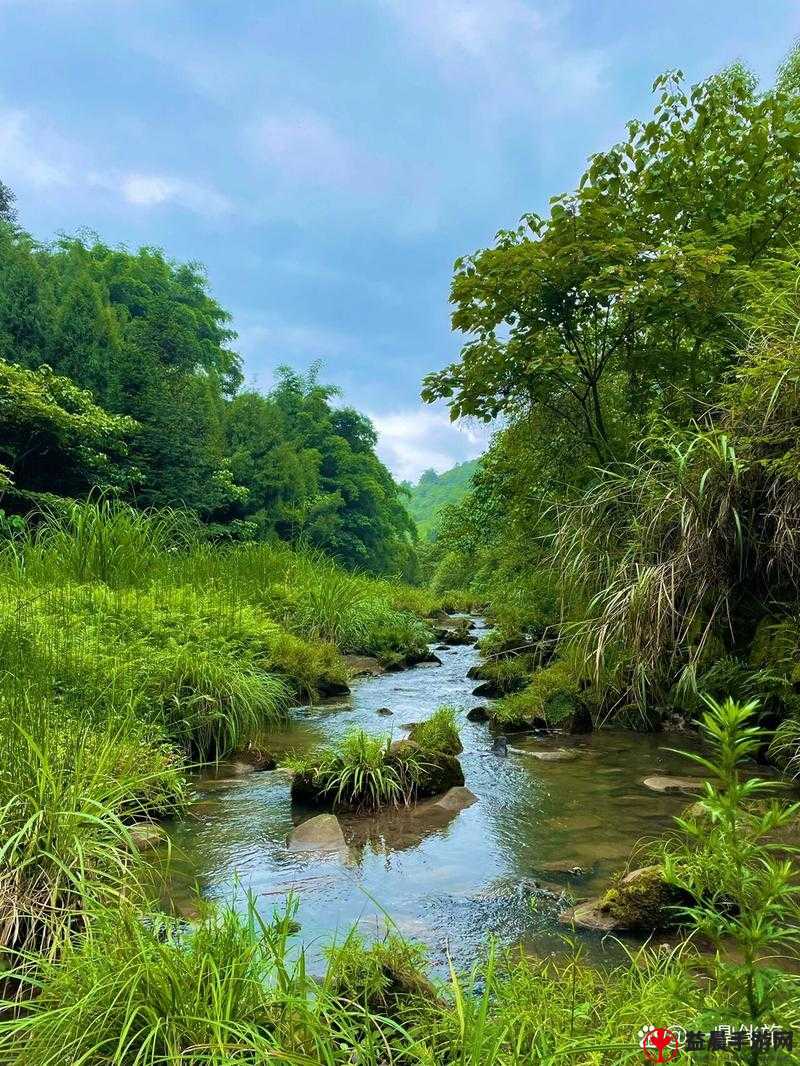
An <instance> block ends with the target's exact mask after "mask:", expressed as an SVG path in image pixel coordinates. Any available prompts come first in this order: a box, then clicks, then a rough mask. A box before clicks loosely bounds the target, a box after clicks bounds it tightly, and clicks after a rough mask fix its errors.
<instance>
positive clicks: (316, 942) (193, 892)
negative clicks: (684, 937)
mask: <svg viewBox="0 0 800 1066" xmlns="http://www.w3.org/2000/svg"><path fill="white" fill-rule="evenodd" d="M477 624H478V625H479V626H480V625H481V624H482V623H480V621H478V622H477ZM437 654H438V655H439V656H440V657H441V659H442V665H441V666H437V665H423V666H418V667H415V668H413V669H411V670H407V671H404V672H401V673H387V674H383V675H382V676H380V677H375V678H369V679H365V680H361V681H357V682H355V683H354V685H353V692H352V695H351V696H350V697H347V698H346V699H341V700H337V701H329V702H328V703H324V704H321V705H317V706H313V707H309V708H304V709H298V710H296V711H294V712H293V714H292V722H291V724H290V725H289V726H287V727H286V728H285V730H283V731H281V732H279V733H278V732H276V733H275V735H274V737H273V742H274V747H275V749H276V750H278V751H281V750H289V749H300V748H306V747H308V746H311V745H316V744H319V743H322V742H326V741H328V740H330V739H332V738H335V737H338V736H340V735H341V734H343V733H344V732H346V731H347V730H349V729H351V728H353V727H355V726H359V727H362V728H364V729H366V730H369V731H370V732H373V733H383V734H385V733H389V732H391V733H392V735H393V737H394V738H395V739H397V738H400V737H403V736H405V735H406V734H405V730H404V729H403V726H404V725H408V724H409V723H411V722H416V721H420V720H422V719H424V718H426V717H428V716H429V715H430V714H431V713H432V712H433V711H434V710H436V708H437V707H440V706H442V705H443V704H449V705H453V706H456V707H459V708H460V709H461V710H460V713H459V719H460V725H461V739H462V743H463V745H464V752H463V754H462V755H461V757H460V758H461V762H462V765H463V767H464V774H465V778H466V785H467V787H468V788H470V789H471V790H472V792H474V793H475V795H476V796H477V797H478V802H477V803H475V804H474V805H473V806H471V807H469V808H468V809H466V810H462V811H460V812H459V813H457V814H455V815H454V816H453V818H452V820H451V821H449V822H448V823H447V824H445V825H443V824H442V821H441V818H439V819H435V820H434V822H433V823H431V822H429V821H428V820H427V819H426V818H424V817H420V815H419V813H417V814H416V815H415V814H414V813H413V812H408V811H396V812H395V811H393V812H391V813H389V814H383V815H380V816H375V817H370V816H360V817H342V818H341V822H342V825H343V829H344V833H345V837H346V840H347V843H348V855H347V856H346V857H344V858H343V857H341V856H340V857H333V856H330V857H327V856H322V857H321V856H319V855H314V854H304V853H298V852H290V851H289V850H288V849H287V847H286V838H287V835H288V834H289V833H290V832H291V831H292V828H293V827H294V825H296V824H297V823H298V822H299V821H302V820H304V818H307V817H308V816H309V814H310V813H311V812H308V811H302V810H298V809H297V808H296V807H295V808H293V807H292V804H291V803H290V798H289V783H288V778H287V777H286V775H285V774H283V773H282V772H281V771H272V772H256V773H247V774H241V776H237V775H236V773H235V772H233V771H234V770H235V769H236V768H231V767H229V766H225V765H221V766H220V767H218V768H216V769H215V771H214V772H213V773H210V774H204V775H202V776H201V777H199V778H198V780H197V781H196V788H197V793H198V799H197V802H196V803H195V804H194V805H193V806H192V808H191V810H190V812H189V814H188V816H187V817H185V818H183V819H182V820H181V821H180V822H176V823H174V824H173V825H171V826H170V827H169V830H170V836H171V839H172V857H171V859H170V861H169V869H168V875H167V889H166V895H167V897H168V899H169V901H170V902H171V903H172V906H173V907H174V909H175V910H176V911H177V912H178V913H184V914H186V915H187V916H188V917H191V916H192V913H193V910H194V905H193V903H192V900H193V899H196V898H197V896H198V894H199V895H200V896H202V897H204V898H206V899H213V900H230V899H232V898H237V899H238V902H237V905H239V906H244V895H245V892H246V891H249V892H250V893H252V894H253V895H254V897H255V899H256V901H257V905H258V907H259V909H260V910H262V911H263V912H264V914H265V916H269V914H270V913H271V912H272V910H273V909H274V908H276V907H280V906H281V905H282V903H283V900H284V899H285V897H286V895H287V894H288V893H289V892H293V893H295V894H296V895H297V896H298V897H299V911H298V915H297V918H298V921H299V922H300V923H301V927H302V934H301V939H302V941H303V943H304V944H305V945H306V948H307V949H308V952H309V955H310V957H311V959H312V964H313V960H314V959H315V958H317V957H318V954H319V949H320V946H321V945H322V944H323V943H326V942H329V941H330V940H331V938H332V937H333V936H334V935H336V934H338V935H340V936H341V935H342V934H343V933H345V932H346V931H347V930H348V929H349V928H350V927H351V926H352V925H353V924H354V923H358V924H359V925H360V926H361V927H362V928H363V930H364V932H365V934H366V935H368V936H369V935H371V934H374V933H376V932H377V933H380V932H381V930H383V929H384V928H385V926H386V921H387V919H386V917H385V916H386V915H389V916H390V917H391V920H392V922H393V923H394V924H395V925H396V926H397V927H398V928H399V929H400V931H401V932H403V933H404V934H406V935H408V936H410V937H412V938H414V939H417V940H421V941H423V942H425V943H426V944H427V945H428V946H429V948H430V951H431V957H432V961H433V962H434V964H441V963H442V962H444V960H445V959H446V956H447V953H448V951H449V953H450V954H451V955H452V956H453V958H454V959H455V960H456V962H457V964H459V965H466V964H468V963H469V962H471V961H472V960H473V959H474V958H475V957H476V955H477V954H478V953H479V952H480V950H481V948H482V947H483V946H485V943H486V941H487V938H488V937H489V936H491V935H494V936H496V937H498V938H500V939H502V940H503V941H504V942H506V943H520V944H522V945H524V946H525V948H526V950H529V951H530V952H531V953H534V954H537V955H543V954H548V953H551V952H558V951H561V950H563V941H562V939H561V937H562V934H563V933H564V932H565V931H566V930H565V929H564V927H563V926H560V925H559V924H558V921H557V915H558V913H559V911H560V910H563V909H564V907H565V906H567V905H568V903H569V901H570V898H574V899H583V898H586V897H588V896H592V895H596V894H597V893H598V892H599V891H600V890H602V888H603V887H604V886H605V884H606V883H607V881H608V878H609V875H610V874H611V873H612V872H614V871H615V870H617V869H619V868H620V867H621V866H623V865H624V864H625V863H626V862H627V860H628V858H629V857H630V855H631V852H632V850H633V849H634V847H635V846H636V845H637V843H638V842H642V841H646V840H648V839H652V838H653V837H655V836H657V835H658V834H659V833H660V832H661V831H663V830H664V829H666V828H668V827H669V826H670V824H671V819H672V816H673V815H674V814H676V813H677V812H678V811H680V810H681V809H682V808H683V807H685V806H686V804H687V803H688V802H689V800H688V799H687V797H686V796H685V795H678V796H673V795H664V794H660V793H656V792H652V791H650V790H649V789H648V788H646V787H645V786H644V785H643V784H642V780H643V778H644V777H646V776H648V775H650V774H657V773H662V774H679V775H680V774H682V775H684V776H685V775H686V773H687V770H688V771H689V773H690V774H691V772H692V771H691V764H689V763H688V762H687V760H685V759H682V758H681V757H679V756H677V755H674V754H672V753H670V752H669V751H668V750H666V748H667V746H670V745H674V744H676V743H678V744H679V745H681V746H683V747H686V746H687V744H691V741H690V739H689V738H684V737H678V738H676V737H674V736H671V737H664V736H663V735H662V736H656V735H648V734H638V733H632V732H628V731H617V730H601V731H598V732H595V733H594V734H591V735H588V736H578V737H570V736H566V735H555V736H551V737H547V738H545V739H542V740H534V739H528V740H525V739H522V738H510V743H511V744H512V745H513V746H514V747H520V748H525V747H527V748H529V749H530V750H532V751H533V750H536V751H543V750H548V749H561V750H563V749H569V751H570V755H571V756H574V757H571V758H562V759H559V760H556V761H542V760H539V759H537V758H536V757H534V756H532V755H528V754H524V753H520V752H515V751H511V752H510V753H509V754H508V755H507V756H506V757H501V756H498V755H495V754H493V753H492V743H493V737H492V734H491V733H490V731H489V729H488V727H487V726H486V725H485V724H480V723H472V722H469V721H467V719H466V711H468V710H469V709H470V708H472V707H476V706H479V705H481V704H482V703H485V702H486V701H485V700H481V699H480V698H478V697H475V696H473V695H472V689H473V688H474V687H475V684H476V682H473V681H471V680H469V679H468V678H467V676H466V674H467V671H468V670H469V668H470V667H471V666H473V665H474V664H475V663H476V662H478V659H479V657H478V653H477V651H476V650H475V648H474V647H473V646H462V647H454V648H448V649H447V650H444V649H442V650H439V651H437ZM383 707H388V708H390V709H391V710H392V712H393V714H392V716H391V717H388V716H387V717H383V716H381V715H379V714H378V713H377V711H378V709H379V708H383ZM314 813H316V812H314ZM553 864H568V865H569V866H577V867H580V868H581V870H582V871H583V876H581V877H575V876H572V875H570V874H566V873H559V872H556V871H553V869H552V868H551V867H552V866H553ZM562 892H566V893H567V896H566V897H564V896H562ZM584 939H585V942H586V948H587V951H588V952H589V953H590V954H591V955H592V956H594V957H600V956H605V957H606V958H611V957H614V956H615V955H616V954H618V953H619V948H618V947H616V946H615V945H614V944H613V943H611V942H610V941H609V940H608V939H606V941H605V942H604V941H603V940H602V939H601V938H600V937H593V936H592V935H590V934H585V935H584Z"/></svg>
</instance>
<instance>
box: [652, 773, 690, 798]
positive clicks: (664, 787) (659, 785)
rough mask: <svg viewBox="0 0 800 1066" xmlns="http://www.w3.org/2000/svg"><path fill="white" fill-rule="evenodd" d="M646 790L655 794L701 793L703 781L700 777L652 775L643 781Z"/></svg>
mask: <svg viewBox="0 0 800 1066" xmlns="http://www.w3.org/2000/svg"><path fill="white" fill-rule="evenodd" d="M642 784H643V785H644V786H645V788H649V789H651V791H653V792H666V793H673V792H699V791H700V790H701V789H702V787H703V779H702V778H700V777H667V776H665V775H662V774H652V775H651V776H650V777H645V778H644V780H643V781H642Z"/></svg>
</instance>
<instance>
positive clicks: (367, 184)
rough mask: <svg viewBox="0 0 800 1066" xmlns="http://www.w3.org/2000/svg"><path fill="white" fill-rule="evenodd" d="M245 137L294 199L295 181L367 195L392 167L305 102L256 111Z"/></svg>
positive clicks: (380, 186)
mask: <svg viewBox="0 0 800 1066" xmlns="http://www.w3.org/2000/svg"><path fill="white" fill-rule="evenodd" d="M245 140H246V143H247V145H248V146H249V149H250V151H251V153H253V154H254V155H255V157H256V159H257V160H258V161H259V162H260V163H261V164H264V165H265V166H266V167H267V168H268V170H269V172H270V173H271V174H272V176H273V177H274V178H275V179H277V181H278V183H279V185H282V186H283V187H284V188H286V189H288V190H289V191H290V192H291V194H292V204H293V205H294V203H295V201H294V196H295V193H296V189H297V185H298V184H300V185H303V186H305V187H307V188H309V189H315V190H321V191H323V192H328V191H330V190H336V191H337V192H341V191H345V192H347V193H348V195H349V194H350V193H352V192H355V191H356V190H358V193H359V196H361V197H363V198H365V199H366V200H368V201H371V200H373V199H374V198H375V197H380V196H381V195H383V194H384V193H385V192H386V191H387V189H388V188H390V187H391V184H392V180H393V173H392V170H391V168H390V167H389V166H388V164H387V163H386V162H385V161H384V160H382V159H380V158H379V157H378V156H376V155H374V154H372V153H371V152H370V151H368V150H366V149H365V148H364V147H363V146H362V145H360V144H358V143H357V141H355V140H354V139H352V138H351V137H349V136H348V135H347V134H346V133H344V132H342V130H341V129H339V128H338V127H337V126H336V125H335V124H334V123H333V122H332V121H331V120H330V119H329V118H328V117H327V116H325V115H324V114H322V113H321V112H319V111H315V110H312V109H309V108H300V107H294V106H288V107H285V108H282V109H280V110H273V111H270V112H268V113H262V114H259V115H257V116H256V117H255V119H253V120H252V121H250V122H249V123H248V124H247V126H246V127H245ZM273 206H274V201H273ZM293 209H294V207H293Z"/></svg>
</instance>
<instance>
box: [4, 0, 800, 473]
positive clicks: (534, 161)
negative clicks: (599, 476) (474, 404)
mask: <svg viewBox="0 0 800 1066" xmlns="http://www.w3.org/2000/svg"><path fill="white" fill-rule="evenodd" d="M798 34H800V4H799V3H797V2H792V0H757V2H755V3H754V2H753V0H695V2H688V0H673V2H672V3H656V2H655V0H593V2H590V0H573V2H571V3H570V2H563V3H562V2H559V0H530V2H528V0H213V2H212V0H0V40H2V56H3V60H2V64H0V178H2V179H3V180H4V181H6V182H7V183H8V184H10V185H11V186H12V187H13V188H14V189H15V191H16V193H17V196H18V206H19V213H20V217H21V221H22V222H23V224H24V225H25V226H26V227H27V228H28V229H30V230H31V231H32V232H33V233H34V234H35V235H36V236H38V237H40V238H43V239H48V238H50V237H52V236H53V235H55V234H56V233H57V232H59V231H66V232H72V231H75V230H76V229H78V228H80V227H86V228H88V229H91V230H94V231H96V232H97V233H99V234H100V235H101V236H103V237H104V238H105V239H106V240H108V241H110V242H111V243H125V244H127V245H129V246H136V245H139V244H156V245H159V246H161V247H163V248H164V249H165V250H166V251H167V252H168V253H169V254H170V255H172V256H174V257H175V258H178V259H193V260H200V261H202V262H203V263H205V264H206V266H207V268H208V272H209V276H210V281H211V287H212V289H213V292H214V293H215V295H216V296H217V297H218V299H219V300H220V301H221V302H222V303H223V305H225V306H226V307H228V308H229V309H230V310H231V311H232V313H233V315H234V320H235V325H236V328H237V329H238V331H239V334H240V339H239V350H240V351H241V353H242V355H243V357H244V360H245V366H246V373H247V376H248V378H249V379H250V380H251V381H254V382H255V383H257V384H258V385H259V386H261V387H263V388H268V387H269V385H270V382H271V379H272V371H273V369H274V368H275V366H277V365H278V364H280V363H283V362H288V363H291V364H293V365H296V366H301V367H302V366H307V365H308V364H309V363H311V362H312V361H314V360H315V359H321V360H322V361H323V362H324V363H325V376H326V379H327V380H329V381H332V382H335V383H337V384H339V385H341V387H342V389H343V391H344V397H345V399H346V400H347V401H348V402H351V403H353V404H355V405H356V406H358V407H360V408H361V409H362V410H365V411H366V412H367V413H369V414H370V415H371V416H372V417H373V419H374V420H375V422H376V425H377V427H378V429H379V432H380V434H381V453H382V455H383V457H384V458H385V459H386V460H387V462H388V463H389V464H390V466H391V467H392V468H393V470H394V471H395V472H396V473H397V474H398V475H400V476H402V477H407V476H412V477H413V476H416V475H417V474H418V473H419V472H420V471H421V470H422V469H424V468H425V467H427V466H430V465H433V466H434V467H437V468H438V469H445V468H446V467H448V466H450V465H452V463H453V462H456V461H459V460H461V459H464V458H468V457H471V456H473V455H475V454H478V453H479V452H480V450H481V449H482V446H483V442H484V440H485V437H486V431H485V429H484V428H483V427H476V426H474V425H467V426H460V427H457V428H456V427H451V426H450V425H449V423H448V418H447V413H446V411H444V410H441V409H431V408H425V407H423V405H422V404H421V403H420V401H419V386H420V381H421V378H422V376H423V375H424V374H425V372H426V371H428V370H430V369H432V368H435V367H438V366H441V365H443V364H444V363H445V362H447V361H449V360H450V359H452V357H453V356H454V355H455V354H456V353H457V351H458V347H459V340H458V338H457V337H456V336H453V335H452V334H451V333H450V329H449V308H448V303H447V294H448V287H449V281H450V276H451V272H452V264H453V260H454V259H455V258H456V256H458V255H460V254H462V253H464V252H468V251H471V250H474V249H476V248H478V247H482V246H484V245H485V244H487V243H490V242H491V240H492V237H493V235H494V233H495V232H496V231H497V230H498V229H500V228H503V227H509V226H511V225H513V224H515V222H516V220H517V219H518V217H519V216H520V215H521V214H522V213H523V212H524V211H528V210H542V209H544V208H545V206H546V204H547V199H548V197H549V196H551V195H553V194H555V193H557V192H560V191H562V190H564V189H567V188H571V187H573V186H574V184H575V182H576V180H577V178H578V176H579V175H580V173H581V170H582V165H583V162H584V160H585V158H586V156H587V155H588V154H589V153H590V152H592V151H596V150H598V149H600V148H603V147H605V146H607V145H608V144H610V143H611V142H613V141H614V140H616V139H618V137H619V136H620V134H621V132H622V130H623V124H624V122H625V121H626V120H627V119H628V118H631V117H633V116H634V115H641V114H644V113H646V112H647V111H648V109H649V106H650V85H651V83H652V81H653V78H654V77H655V75H656V74H658V73H659V72H660V71H662V70H664V69H667V68H672V67H681V68H682V69H683V70H684V71H685V72H686V74H687V76H688V77H689V79H690V80H698V79H699V78H701V77H703V76H704V75H706V74H708V73H710V72H712V71H714V70H716V69H718V68H719V67H721V66H723V65H724V64H726V63H727V62H729V61H731V60H732V59H736V58H740V59H743V60H745V61H746V62H747V63H748V65H750V66H751V68H752V69H754V70H755V71H756V73H757V74H758V75H759V76H761V77H762V78H763V79H764V80H766V81H769V80H770V79H771V76H772V73H773V71H774V69H775V67H776V65H777V64H778V63H779V62H780V60H781V59H782V57H783V56H784V55H785V54H786V52H787V51H788V50H789V48H790V46H791V44H792V41H793V39H794V38H795V37H796V36H797V35H798Z"/></svg>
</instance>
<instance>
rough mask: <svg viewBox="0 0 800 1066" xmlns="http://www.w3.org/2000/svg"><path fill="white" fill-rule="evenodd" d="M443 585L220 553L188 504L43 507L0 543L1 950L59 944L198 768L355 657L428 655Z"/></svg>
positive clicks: (246, 552) (337, 685) (182, 798)
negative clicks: (135, 829)
mask: <svg viewBox="0 0 800 1066" xmlns="http://www.w3.org/2000/svg"><path fill="white" fill-rule="evenodd" d="M437 608H438V602H437V601H436V600H435V599H434V598H433V597H431V596H430V595H428V594H427V593H426V592H425V591H424V590H420V589H414V588H410V587H406V586H403V585H402V584H400V583H398V582H396V581H388V580H376V579H374V578H369V577H365V576H361V575H357V574H354V573H351V572H348V571H345V570H343V569H341V568H340V567H339V566H337V564H336V563H334V562H333V561H331V560H329V559H326V558H325V557H323V556H321V555H315V554H309V553H305V554H304V553H299V552H296V551H294V550H292V549H291V548H290V547H288V546H285V545H280V544H248V545H236V544H232V545H229V546H227V547H222V546H219V545H214V544H213V543H210V542H209V541H208V540H207V538H205V537H204V536H202V535H201V531H200V529H199V527H198V526H197V525H196V523H193V522H192V521H190V520H188V519H187V517H186V515H185V514H183V513H177V512H169V511H161V512H154V513H145V512H142V511H136V510H134V509H132V508H130V507H128V506H127V505H125V504H122V503H111V502H109V501H100V502H96V503H85V504H78V503H75V504H70V505H68V506H66V507H63V506H62V507H61V508H59V510H58V511H56V512H53V513H51V514H41V515H39V517H38V521H37V523H36V525H35V526H33V527H28V528H26V529H25V530H21V531H18V532H17V533H15V534H14V535H13V536H12V537H10V539H7V540H6V541H5V543H4V545H3V546H2V548H0V654H1V655H2V662H3V671H2V674H0V814H2V836H0V900H2V903H3V907H2V911H3V918H2V922H1V923H0V933H2V941H1V943H2V945H4V946H6V947H15V946H16V947H18V946H20V945H21V944H22V945H31V944H34V945H38V946H40V947H42V948H43V949H44V948H45V947H46V946H47V945H49V944H50V943H51V942H57V941H59V940H60V937H61V934H62V933H63V932H64V931H66V930H71V929H74V928H75V927H80V926H81V924H82V922H83V919H84V915H83V911H84V907H85V901H84V896H85V893H86V892H87V891H88V892H89V894H90V896H91V897H92V898H93V899H95V900H97V901H100V902H102V903H103V904H104V905H107V904H109V903H111V901H112V900H113V899H114V898H115V897H116V896H117V895H118V894H120V893H123V892H124V891H125V888H124V886H125V884H126V883H127V878H128V873H129V870H130V868H131V867H132V865H134V863H135V859H134V855H133V847H132V840H131V836H130V828H129V827H130V826H131V824H133V823H135V822H137V821H140V820H142V819H149V818H157V817H160V816H163V815H165V814H169V813H172V812H175V811H176V810H180V809H181V808H182V807H183V806H184V805H185V804H186V802H187V800H188V798H189V787H188V783H187V777H186V770H187V767H188V766H189V765H190V764H192V763H195V762H202V761H206V760H209V759H211V760H213V759H217V758H221V757H224V756H225V755H229V754H231V753H233V752H237V751H239V752H246V751H247V749H248V748H249V747H250V746H255V747H256V748H258V745H259V740H260V739H261V737H262V734H263V733H264V731H265V730H267V729H268V728H269V727H270V726H271V725H272V724H274V723H276V722H278V721H280V719H281V717H282V716H284V715H285V714H286V713H287V712H288V709H289V708H290V706H291V705H292V704H293V703H298V702H303V701H307V700H314V699H317V698H319V697H321V696H323V695H325V694H326V693H327V692H330V691H339V692H340V691H343V690H344V691H346V686H347V680H348V673H347V666H346V663H345V661H344V659H343V655H345V654H347V653H358V654H367V655H375V656H381V655H390V656H392V657H401V658H402V657H406V656H411V657H413V656H415V655H419V654H420V653H421V652H422V651H424V650H425V649H426V648H427V642H428V640H429V639H430V637H431V631H430V629H429V628H428V624H427V623H426V622H425V621H424V620H423V616H425V615H427V614H430V613H432V612H433V611H434V610H435V609H437Z"/></svg>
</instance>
